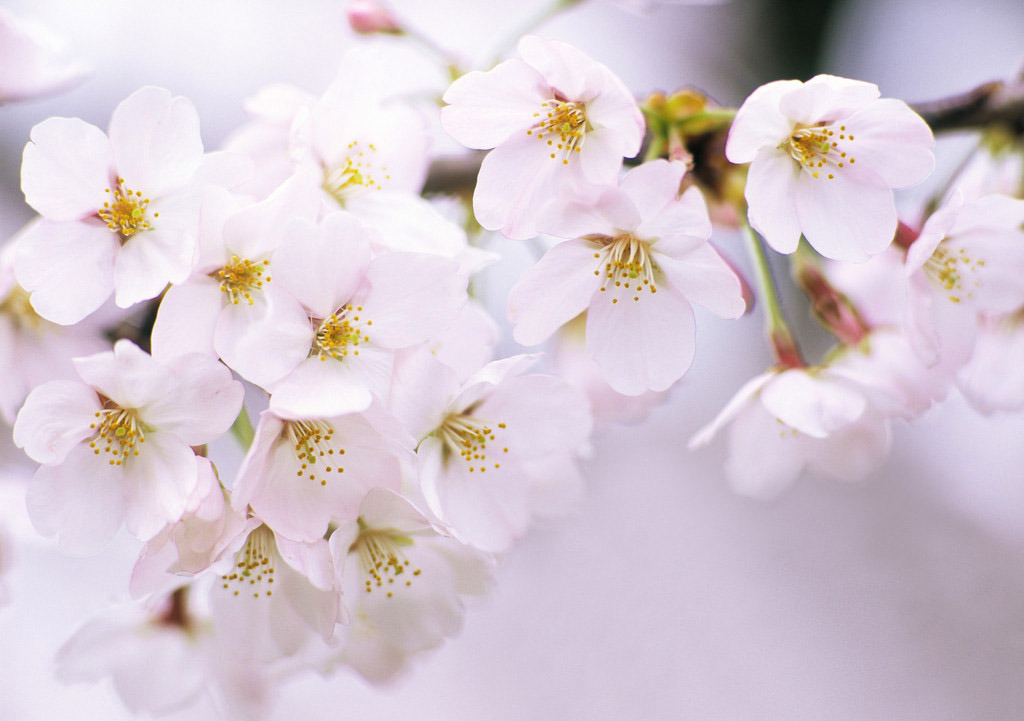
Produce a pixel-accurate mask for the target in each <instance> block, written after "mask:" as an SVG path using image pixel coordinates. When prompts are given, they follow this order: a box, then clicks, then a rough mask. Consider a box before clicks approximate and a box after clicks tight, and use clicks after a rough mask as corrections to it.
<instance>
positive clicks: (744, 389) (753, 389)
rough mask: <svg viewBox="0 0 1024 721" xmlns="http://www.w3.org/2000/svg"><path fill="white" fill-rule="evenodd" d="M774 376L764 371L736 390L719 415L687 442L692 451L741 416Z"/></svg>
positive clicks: (709, 440) (703, 444) (704, 444)
mask: <svg viewBox="0 0 1024 721" xmlns="http://www.w3.org/2000/svg"><path fill="white" fill-rule="evenodd" d="M774 377H775V374H774V373H762V374H761V375H759V376H755V377H754V378H751V379H750V380H749V381H747V382H746V383H744V384H743V385H742V386H741V387H740V389H739V390H738V391H736V394H735V395H734V396H733V397H732V398H730V399H729V402H728V403H726V404H725V407H724V408H723V409H722V410H721V411H719V412H718V415H717V416H715V418H714V420H712V421H711V422H710V423H708V424H707V425H706V426H704V427H703V428H701V429H700V430H699V431H697V432H696V433H694V434H693V438H691V439H690V442H689V443H687V444H686V447H687V448H689V449H690V450H691V451H692V450H694V449H696V448H701V447H702V446H706V445H707V444H708V443H710V442H711V441H712V439H713V438H714V437H715V436H716V435H718V432H719V431H720V430H722V428H724V427H725V425H726V424H728V423H730V422H732V421H733V419H735V418H736V417H737V416H739V414H740V412H741V411H743V409H744V408H745V407H746V406H748V405H750V404H752V403H754V402H755V400H756V395H757V393H758V392H759V391H760V390H761V388H762V386H764V384H765V383H767V382H768V381H770V380H771V379H772V378H774Z"/></svg>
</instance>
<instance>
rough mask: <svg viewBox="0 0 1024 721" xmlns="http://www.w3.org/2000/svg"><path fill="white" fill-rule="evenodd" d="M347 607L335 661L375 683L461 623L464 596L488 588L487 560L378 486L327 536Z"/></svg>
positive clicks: (390, 674)
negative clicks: (355, 515)
mask: <svg viewBox="0 0 1024 721" xmlns="http://www.w3.org/2000/svg"><path fill="white" fill-rule="evenodd" d="M330 546H331V553H332V555H333V558H334V565H335V568H336V569H337V571H338V574H339V579H340V580H339V583H340V586H341V589H342V592H343V598H344V599H345V605H346V607H347V609H348V613H349V623H348V624H347V625H346V626H343V627H340V628H339V629H338V636H339V640H340V642H341V649H340V651H339V652H337V654H336V655H335V660H336V661H337V662H340V663H343V664H346V665H348V666H351V667H352V668H354V669H355V670H356V671H358V672H359V673H360V674H361V675H362V676H363V677H364V678H366V679H368V680H370V681H373V682H375V683H381V682H383V681H386V680H388V679H389V678H391V677H393V676H394V675H395V674H396V673H397V672H398V671H400V670H401V669H402V668H403V667H404V666H405V665H406V663H407V662H408V659H409V658H410V657H411V656H412V655H413V654H415V653H418V652H421V651H425V650H427V649H429V648H433V647H435V646H437V645H438V644H440V643H441V642H442V641H443V640H444V639H445V638H447V637H449V636H451V635H453V634H454V633H455V632H456V631H458V629H459V627H460V626H461V625H462V613H463V609H462V597H463V596H467V595H481V594H483V593H485V592H486V591H487V586H488V583H489V581H490V577H491V572H492V568H493V560H492V559H491V558H490V557H489V556H487V555H486V554H484V553H481V552H480V551H478V550H476V549H473V548H471V547H469V546H466V545H465V544H463V543H461V542H459V541H457V540H456V539H454V538H452V537H451V536H449V535H448V534H447V533H445V532H444V529H442V528H440V527H438V526H436V525H434V524H432V523H431V522H430V521H429V520H427V518H426V517H425V516H424V515H423V514H422V513H420V512H419V511H418V510H416V508H415V507H414V506H413V505H412V504H411V503H409V501H407V500H406V499H405V498H403V497H402V496H400V495H398V494H397V493H394V492H393V491H389V490H386V489H383V488H375V489H372V490H371V491H370V492H369V493H367V494H366V498H365V499H364V500H363V502H362V505H361V506H360V508H359V515H358V518H355V519H352V520H350V521H347V522H345V523H342V524H341V525H339V526H338V528H337V530H336V531H334V533H333V534H332V535H331V539H330Z"/></svg>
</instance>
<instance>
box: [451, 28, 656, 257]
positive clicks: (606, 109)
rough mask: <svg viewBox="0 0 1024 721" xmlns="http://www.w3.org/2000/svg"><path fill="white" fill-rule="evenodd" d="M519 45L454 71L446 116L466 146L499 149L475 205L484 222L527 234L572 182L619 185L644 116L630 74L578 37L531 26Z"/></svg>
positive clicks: (486, 164)
mask: <svg viewBox="0 0 1024 721" xmlns="http://www.w3.org/2000/svg"><path fill="white" fill-rule="evenodd" d="M519 54H520V55H521V56H522V60H518V59H512V60H506V61H505V62H503V63H501V64H500V65H498V66H497V67H496V68H494V69H493V70H491V71H490V72H487V73H482V72H472V73H469V74H467V75H464V76H463V77H461V78H459V79H458V80H456V81H455V82H454V83H453V84H452V86H451V87H450V88H448V91H447V92H446V93H445V94H444V101H445V102H446V103H448V106H447V107H445V108H442V109H441V124H442V125H443V126H444V129H445V130H446V131H448V133H449V134H450V135H451V136H452V137H453V138H455V139H456V140H458V141H459V142H460V143H462V144H463V145H465V146H467V147H470V148H494V150H493V151H492V152H491V153H490V154H488V156H487V157H486V158H484V161H483V165H481V167H480V175H479V177H478V178H477V184H476V191H475V193H474V195H473V210H474V212H475V214H476V218H477V220H478V221H479V222H480V224H481V225H482V226H483V227H484V228H487V229H488V230H499V229H500V230H501V231H502V232H503V233H504V234H505V235H507V236H508V237H509V238H516V239H523V238H529V237H531V236H534V235H536V234H537V229H536V226H535V216H536V214H537V213H538V211H540V210H541V208H542V207H543V206H544V205H545V204H546V203H547V202H548V201H550V200H552V199H554V198H556V197H559V196H560V195H561V194H562V192H563V191H564V190H565V189H566V188H567V187H569V186H572V185H576V184H579V183H582V182H587V183H598V184H613V183H614V182H615V179H616V175H617V174H618V172H619V169H620V168H621V167H622V159H623V157H631V156H633V155H635V154H636V153H637V152H638V151H639V150H640V143H641V141H642V140H643V133H644V120H643V116H642V115H641V113H640V109H639V108H638V107H637V104H636V101H635V100H634V99H633V96H632V95H631V94H630V92H629V90H628V89H627V88H626V87H625V86H624V85H623V84H622V81H621V80H619V79H618V78H617V77H615V76H614V75H613V74H612V73H611V71H610V70H608V68H606V67H605V66H604V65H602V64H600V63H598V62H595V61H594V60H592V59H590V58H589V57H587V56H586V55H584V54H583V53H581V52H580V51H579V50H577V49H576V48H574V47H572V46H571V45H566V44H565V43H560V42H556V41H547V40H542V39H540V38H538V37H535V36H532V35H528V36H526V37H524V38H523V39H522V40H520V41H519Z"/></svg>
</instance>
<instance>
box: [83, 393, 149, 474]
mask: <svg viewBox="0 0 1024 721" xmlns="http://www.w3.org/2000/svg"><path fill="white" fill-rule="evenodd" d="M94 416H95V420H94V421H93V422H92V423H90V424H89V427H90V428H93V429H95V430H96V435H94V436H93V438H92V440H91V441H89V447H90V448H92V449H93V453H95V454H96V455H97V456H98V455H99V454H100V451H102V452H104V453H109V454H110V456H111V458H110V465H112V466H120V465H122V463H123V462H124V461H125V460H126V459H127V458H128V457H129V456H137V455H139V449H138V448H137V446H139V445H141V444H143V443H145V442H146V434H145V433H144V432H143V429H142V424H141V423H140V422H139V419H138V417H136V415H135V411H134V410H128V409H125V408H120V407H118V406H114V407H113V408H106V409H104V410H101V411H96V413H95V414H94Z"/></svg>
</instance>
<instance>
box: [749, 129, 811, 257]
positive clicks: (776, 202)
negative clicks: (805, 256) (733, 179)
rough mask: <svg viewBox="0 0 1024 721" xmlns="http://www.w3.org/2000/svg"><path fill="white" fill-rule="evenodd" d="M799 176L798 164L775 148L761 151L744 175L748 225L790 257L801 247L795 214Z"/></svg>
mask: <svg viewBox="0 0 1024 721" xmlns="http://www.w3.org/2000/svg"><path fill="white" fill-rule="evenodd" d="M800 175H801V171H800V164H799V163H797V162H796V161H795V160H793V158H792V157H790V155H789V153H787V152H786V151H784V150H778V149H777V148H775V147H774V146H772V147H770V148H765V149H764V150H762V151H760V152H759V153H758V154H757V157H756V158H754V159H753V162H752V163H751V164H750V171H749V172H748V173H747V185H746V189H745V190H744V195H745V196H746V198H747V205H748V206H749V210H748V219H749V220H750V225H751V227H752V228H754V230H756V231H757V232H758V233H760V234H761V236H762V237H763V238H764V239H765V242H766V243H768V245H770V246H771V247H772V248H774V249H775V250H777V251H778V252H779V253H786V254H788V253H792V252H794V251H795V250H796V247H797V245H799V243H800V232H801V227H800V219H799V216H798V215H797V210H796V191H797V183H798V182H799V180H800Z"/></svg>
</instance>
